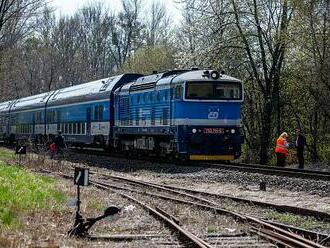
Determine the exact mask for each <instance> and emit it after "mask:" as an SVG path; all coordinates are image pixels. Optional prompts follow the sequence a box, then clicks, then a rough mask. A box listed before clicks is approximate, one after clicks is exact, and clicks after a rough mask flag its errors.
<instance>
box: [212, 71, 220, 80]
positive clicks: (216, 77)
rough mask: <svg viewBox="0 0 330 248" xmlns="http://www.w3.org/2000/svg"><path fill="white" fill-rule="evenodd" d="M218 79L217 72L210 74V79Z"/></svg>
mask: <svg viewBox="0 0 330 248" xmlns="http://www.w3.org/2000/svg"><path fill="white" fill-rule="evenodd" d="M219 77H220V75H219V72H217V71H212V72H211V78H213V79H218V78H219Z"/></svg>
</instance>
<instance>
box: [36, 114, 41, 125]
mask: <svg viewBox="0 0 330 248" xmlns="http://www.w3.org/2000/svg"><path fill="white" fill-rule="evenodd" d="M35 123H36V124H40V123H41V112H40V111H38V112H36V113H35Z"/></svg>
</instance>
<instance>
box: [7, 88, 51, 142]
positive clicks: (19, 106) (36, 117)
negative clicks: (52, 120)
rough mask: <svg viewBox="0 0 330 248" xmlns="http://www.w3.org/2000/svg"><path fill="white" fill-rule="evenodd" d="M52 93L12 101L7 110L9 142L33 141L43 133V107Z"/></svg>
mask: <svg viewBox="0 0 330 248" xmlns="http://www.w3.org/2000/svg"><path fill="white" fill-rule="evenodd" d="M52 93H53V92H52V91H51V92H46V93H42V94H38V95H34V96H29V97H24V98H21V99H17V100H15V101H13V103H12V104H11V106H10V109H9V133H10V140H11V141H13V140H27V139H34V138H35V137H36V136H37V135H41V134H43V133H44V125H43V123H44V115H45V107H46V103H47V100H48V98H49V97H50V95H51V94H52Z"/></svg>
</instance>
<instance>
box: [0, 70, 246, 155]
mask: <svg viewBox="0 0 330 248" xmlns="http://www.w3.org/2000/svg"><path fill="white" fill-rule="evenodd" d="M242 102H243V85H242V82H241V81H240V80H238V79H235V78H232V77H229V76H227V75H224V74H219V73H218V72H217V71H212V70H173V71H167V72H163V73H158V74H153V75H148V76H143V75H141V74H123V75H119V76H114V77H110V78H105V79H101V80H97V81H93V82H89V83H85V84H80V85H76V86H72V87H67V88H63V89H59V90H54V91H51V92H47V93H43V94H39V95H35V96H30V97H26V98H22V99H17V100H13V101H8V102H4V103H0V137H2V138H3V139H5V140H11V141H13V140H20V139H23V140H26V139H34V140H38V139H39V138H40V137H46V136H51V135H56V132H57V130H61V131H62V132H63V134H64V136H65V140H66V142H67V143H71V144H74V145H79V146H84V145H94V146H95V145H96V146H100V147H108V148H111V149H112V150H117V151H135V152H139V153H140V152H145V153H147V154H148V153H153V154H163V155H164V154H165V155H166V156H174V157H177V158H182V159H190V160H233V159H235V158H238V157H239V156H240V152H241V144H242V142H243V135H242V131H241V119H240V106H241V104H242Z"/></svg>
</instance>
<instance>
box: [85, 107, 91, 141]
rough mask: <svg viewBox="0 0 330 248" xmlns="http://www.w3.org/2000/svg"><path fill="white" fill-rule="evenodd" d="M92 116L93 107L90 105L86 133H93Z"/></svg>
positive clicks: (87, 110) (87, 111) (88, 134)
mask: <svg viewBox="0 0 330 248" xmlns="http://www.w3.org/2000/svg"><path fill="white" fill-rule="evenodd" d="M91 116H92V109H91V107H88V108H87V109H86V135H87V136H90V135H91Z"/></svg>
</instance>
